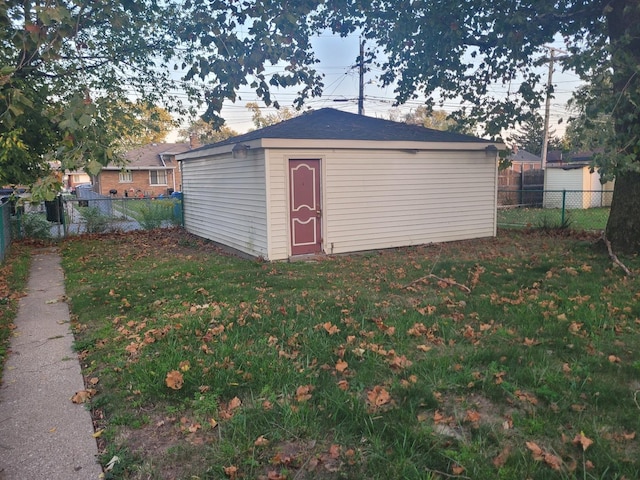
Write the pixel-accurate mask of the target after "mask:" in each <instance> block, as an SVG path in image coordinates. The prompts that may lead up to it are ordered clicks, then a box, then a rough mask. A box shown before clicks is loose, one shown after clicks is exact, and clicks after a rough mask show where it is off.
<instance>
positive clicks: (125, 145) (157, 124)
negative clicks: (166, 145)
mask: <svg viewBox="0 0 640 480" xmlns="http://www.w3.org/2000/svg"><path fill="white" fill-rule="evenodd" d="M123 110H126V111H127V112H128V114H127V115H126V116H123V117H122V118H126V119H127V120H128V124H127V125H121V126H120V128H119V129H118V130H121V131H122V132H123V134H122V136H121V137H120V139H119V140H118V142H117V143H118V150H119V151H121V152H125V151H127V150H130V149H132V148H134V147H139V146H142V145H148V144H150V143H161V142H164V141H165V139H166V138H167V135H169V132H170V131H171V129H173V128H174V127H175V126H176V121H175V120H174V119H173V117H172V116H171V114H170V113H169V112H168V111H167V110H166V109H164V108H162V107H158V106H155V105H147V104H145V103H140V102H137V103H130V102H129V103H127V104H125V105H124V108H123Z"/></svg>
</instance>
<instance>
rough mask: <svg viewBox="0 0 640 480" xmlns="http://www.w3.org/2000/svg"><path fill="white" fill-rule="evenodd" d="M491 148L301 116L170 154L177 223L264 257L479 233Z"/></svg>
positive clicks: (490, 178)
mask: <svg viewBox="0 0 640 480" xmlns="http://www.w3.org/2000/svg"><path fill="white" fill-rule="evenodd" d="M498 148H502V145H500V144H496V143H492V142H489V141H486V140H482V139H479V138H475V137H471V136H467V135H461V134H456V133H451V132H441V131H437V130H430V129H427V128H423V127H419V126H415V125H408V124H404V123H397V122H392V121H388V120H381V119H376V118H371V117H365V116H360V115H355V114H352V113H345V112H341V111H338V110H334V109H322V110H317V111H312V112H309V113H305V114H303V115H300V116H299V117H295V118H293V119H291V120H287V121H285V122H281V123H278V124H276V125H272V126H269V127H266V128H263V129H260V130H256V131H253V132H249V133H247V134H244V135H240V136H237V137H233V138H230V139H228V140H225V141H223V142H219V143H215V144H212V145H207V146H204V147H201V148H198V149H196V150H191V151H189V152H185V153H183V154H180V155H178V157H177V159H178V160H179V161H181V162H182V182H183V199H184V221H185V228H186V229H187V230H188V231H189V232H191V233H194V234H196V235H198V236H201V237H204V238H207V239H210V240H212V241H215V242H217V243H220V244H223V245H226V246H228V247H232V248H234V249H236V250H239V251H240V252H244V253H246V254H249V255H251V256H255V257H263V258H264V259H266V260H283V259H288V258H290V257H292V256H297V255H309V254H320V253H325V254H337V253H346V252H356V251H362V250H372V249H380V248H390V247H401V246H409V245H420V244H425V243H430V242H444V241H452V240H463V239H469V238H480V237H491V236H494V235H495V233H496V190H497V163H498V162H497V157H498Z"/></svg>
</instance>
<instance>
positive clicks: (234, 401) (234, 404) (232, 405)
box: [228, 397, 242, 410]
mask: <svg viewBox="0 0 640 480" xmlns="http://www.w3.org/2000/svg"><path fill="white" fill-rule="evenodd" d="M240 405H242V400H240V399H239V398H238V397H233V398H232V399H231V401H230V402H229V407H228V408H229V410H235V409H236V408H239V407H240Z"/></svg>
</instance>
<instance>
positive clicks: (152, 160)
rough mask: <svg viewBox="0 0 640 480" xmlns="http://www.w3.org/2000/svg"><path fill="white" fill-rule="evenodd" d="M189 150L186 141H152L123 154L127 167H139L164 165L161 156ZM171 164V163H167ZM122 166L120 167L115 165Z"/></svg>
mask: <svg viewBox="0 0 640 480" xmlns="http://www.w3.org/2000/svg"><path fill="white" fill-rule="evenodd" d="M189 150H190V148H189V144H188V143H152V144H149V145H144V146H142V147H138V148H135V149H133V150H130V151H128V152H127V153H125V154H124V157H125V158H126V159H127V161H128V168H133V169H141V168H152V167H164V166H166V165H165V164H164V163H163V162H162V158H161V157H162V156H163V155H166V156H175V155H178V154H179V153H184V152H188V151H189ZM168 166H171V165H168ZM117 168H122V167H117Z"/></svg>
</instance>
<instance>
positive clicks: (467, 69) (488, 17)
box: [310, 0, 640, 252]
mask: <svg viewBox="0 0 640 480" xmlns="http://www.w3.org/2000/svg"><path fill="white" fill-rule="evenodd" d="M310 23H311V24H312V25H314V27H312V28H323V27H327V26H329V27H331V28H332V29H333V30H334V31H337V32H340V33H341V34H346V33H347V32H354V31H356V29H359V30H360V31H361V33H362V35H363V36H364V37H365V38H367V39H368V40H369V41H372V42H375V43H376V44H377V45H378V47H379V49H380V50H382V51H383V52H384V54H385V59H384V60H383V61H382V62H381V64H380V68H381V69H382V71H383V73H382V75H381V79H382V81H383V83H384V84H385V85H392V84H395V85H396V90H395V92H396V95H397V96H396V101H397V102H398V103H404V102H406V101H407V100H409V99H412V98H416V96H417V95H418V94H423V95H425V96H427V97H429V98H433V97H432V94H433V93H434V92H439V93H440V94H441V95H442V98H443V99H444V100H449V101H454V100H457V101H461V102H462V104H463V105H464V109H465V113H466V114H468V115H469V116H470V117H472V118H474V119H475V120H476V121H477V122H478V124H479V125H482V126H483V127H484V129H485V131H486V133H487V134H488V135H491V136H497V135H499V133H500V131H501V130H502V129H504V128H513V126H514V125H515V124H516V122H518V121H520V120H522V119H526V115H527V112H530V111H532V110H537V109H538V108H539V107H540V105H541V103H542V101H543V99H544V97H545V96H546V93H547V91H546V90H547V89H546V85H545V82H544V79H543V78H541V75H540V74H539V73H538V72H537V70H536V69H535V68H534V67H536V66H537V65H540V64H541V63H545V62H546V61H547V56H548V52H547V48H546V46H547V45H548V44H551V43H552V42H554V41H555V40H557V39H563V40H564V41H565V47H564V49H565V50H566V51H568V55H563V56H562V57H559V58H557V59H556V61H557V62H558V64H560V65H561V66H562V67H563V68H571V69H573V70H574V71H575V72H576V73H577V74H578V75H580V76H582V78H584V79H585V80H592V79H596V81H598V82H599V83H598V84H599V86H600V87H602V92H601V95H599V97H598V99H597V103H593V104H592V105H593V106H594V107H595V109H596V110H597V111H599V112H601V113H609V114H610V115H611V118H612V121H613V124H614V135H613V136H612V137H611V138H610V139H609V140H608V141H607V145H606V154H605V155H602V156H601V157H600V160H599V161H600V162H601V165H603V166H604V167H605V168H604V170H605V171H607V172H610V173H614V174H615V177H616V184H615V192H614V195H613V203H612V206H611V214H610V216H609V221H608V223H607V228H606V235H607V237H608V239H609V240H610V241H611V243H612V245H613V246H614V248H616V249H619V250H625V251H633V252H639V251H640V215H637V214H635V212H638V211H640V110H639V109H638V107H637V106H638V105H639V104H640V75H638V65H640V2H638V1H637V0H578V1H575V0H559V1H555V2H547V1H543V0H523V1H519V2H513V1H511V0H493V1H491V2H485V1H482V0H470V1H467V2H459V1H457V0H424V1H420V2H415V1H412V0H397V1H393V2H392V1H383V0H378V1H374V2H370V3H367V2H349V1H346V0H335V1H327V2H326V4H325V5H324V6H323V8H321V9H319V10H318V11H317V12H316V16H315V17H312V20H311V21H310ZM608 72H611V75H610V78H611V82H610V88H606V84H605V83H604V82H602V81H600V80H601V79H604V78H605V77H606V75H607V73H608ZM496 83H497V84H502V85H505V86H507V85H512V84H513V85H518V86H517V88H513V89H511V90H510V92H509V94H508V95H505V96H503V97H498V96H496V95H493V94H492V91H491V86H492V85H493V84H496ZM550 93H553V92H552V91H551V92H550Z"/></svg>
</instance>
